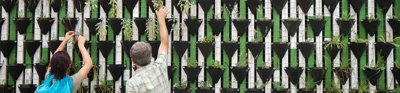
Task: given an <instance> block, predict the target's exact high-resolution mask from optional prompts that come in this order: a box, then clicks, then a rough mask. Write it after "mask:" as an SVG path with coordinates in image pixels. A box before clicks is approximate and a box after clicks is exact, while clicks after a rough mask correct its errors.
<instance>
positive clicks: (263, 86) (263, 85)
mask: <svg viewBox="0 0 400 93" xmlns="http://www.w3.org/2000/svg"><path fill="white" fill-rule="evenodd" d="M255 86H256V89H264V88H265V84H264V83H257V84H256V85H255Z"/></svg>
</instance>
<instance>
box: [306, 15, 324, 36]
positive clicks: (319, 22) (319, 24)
mask: <svg viewBox="0 0 400 93" xmlns="http://www.w3.org/2000/svg"><path fill="white" fill-rule="evenodd" d="M308 23H309V24H310V26H311V29H312V30H313V33H314V36H318V35H319V34H320V33H321V31H322V30H323V29H324V27H325V23H326V20H325V19H310V20H308Z"/></svg>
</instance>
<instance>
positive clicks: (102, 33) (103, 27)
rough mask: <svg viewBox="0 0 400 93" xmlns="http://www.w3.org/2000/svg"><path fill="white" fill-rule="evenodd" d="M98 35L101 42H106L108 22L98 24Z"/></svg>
mask: <svg viewBox="0 0 400 93" xmlns="http://www.w3.org/2000/svg"><path fill="white" fill-rule="evenodd" d="M96 26H97V27H96V30H97V35H98V36H99V39H100V40H103V41H104V40H106V38H107V24H106V22H100V23H97V24H96Z"/></svg>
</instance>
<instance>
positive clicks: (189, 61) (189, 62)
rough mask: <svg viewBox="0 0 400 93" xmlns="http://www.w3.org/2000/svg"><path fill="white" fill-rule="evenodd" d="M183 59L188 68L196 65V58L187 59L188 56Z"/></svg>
mask: <svg viewBox="0 0 400 93" xmlns="http://www.w3.org/2000/svg"><path fill="white" fill-rule="evenodd" d="M185 60H186V62H187V67H188V68H196V67H197V60H189V58H188V57H185Z"/></svg>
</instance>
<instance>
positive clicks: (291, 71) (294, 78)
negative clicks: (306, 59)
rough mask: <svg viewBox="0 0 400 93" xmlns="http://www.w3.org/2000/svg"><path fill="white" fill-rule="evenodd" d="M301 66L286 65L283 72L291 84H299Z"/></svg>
mask: <svg viewBox="0 0 400 93" xmlns="http://www.w3.org/2000/svg"><path fill="white" fill-rule="evenodd" d="M303 70H304V69H303V68H302V67H286V68H285V72H286V74H287V75H288V77H289V81H290V82H292V84H294V85H297V84H299V79H300V75H301V74H302V73H303Z"/></svg>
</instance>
